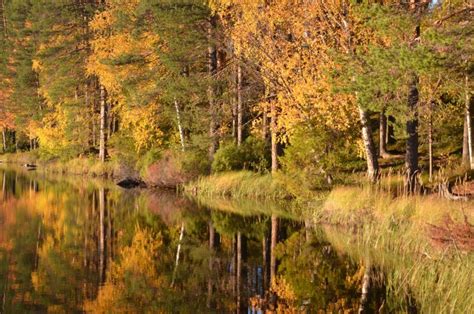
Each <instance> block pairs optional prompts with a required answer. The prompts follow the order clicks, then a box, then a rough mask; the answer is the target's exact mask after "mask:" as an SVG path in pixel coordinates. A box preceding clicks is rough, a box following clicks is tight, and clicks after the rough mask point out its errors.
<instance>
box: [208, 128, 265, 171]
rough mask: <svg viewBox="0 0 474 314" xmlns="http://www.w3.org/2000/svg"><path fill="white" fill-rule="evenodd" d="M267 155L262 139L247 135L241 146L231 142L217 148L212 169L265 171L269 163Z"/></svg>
mask: <svg viewBox="0 0 474 314" xmlns="http://www.w3.org/2000/svg"><path fill="white" fill-rule="evenodd" d="M268 155H269V154H268V153H267V152H266V149H265V142H264V141H262V140H258V139H256V138H253V137H249V138H248V139H247V140H246V141H245V142H244V143H243V144H242V145H241V146H237V145H236V144H234V143H231V144H227V145H224V146H222V147H221V148H220V149H219V150H217V152H216V154H215V155H214V161H213V162H212V171H213V172H222V171H234V170H243V169H246V170H252V171H257V172H265V171H266V170H268V167H269V165H270V160H269V156H268Z"/></svg>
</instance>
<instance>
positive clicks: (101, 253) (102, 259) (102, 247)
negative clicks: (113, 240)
mask: <svg viewBox="0 0 474 314" xmlns="http://www.w3.org/2000/svg"><path fill="white" fill-rule="evenodd" d="M105 267H106V265H105V189H104V188H101V189H99V282H100V283H101V284H102V283H104V282H105Z"/></svg>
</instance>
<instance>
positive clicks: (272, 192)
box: [184, 171, 290, 200]
mask: <svg viewBox="0 0 474 314" xmlns="http://www.w3.org/2000/svg"><path fill="white" fill-rule="evenodd" d="M184 190H185V192H186V193H188V194H192V195H197V196H202V197H232V198H254V199H274V200H276V199H286V198H289V197H290V195H289V193H288V192H287V191H286V190H285V188H284V186H283V185H282V184H281V183H280V182H279V181H278V180H275V179H274V178H272V176H271V175H270V174H265V175H262V174H257V173H253V172H250V171H238V172H224V173H218V174H214V175H211V176H207V177H201V178H199V179H198V180H197V181H194V182H191V183H188V184H186V185H185V186H184Z"/></svg>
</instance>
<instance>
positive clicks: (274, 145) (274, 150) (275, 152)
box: [270, 100, 279, 173]
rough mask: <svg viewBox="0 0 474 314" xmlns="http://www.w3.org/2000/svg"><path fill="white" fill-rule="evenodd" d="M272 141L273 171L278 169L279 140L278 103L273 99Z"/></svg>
mask: <svg viewBox="0 0 474 314" xmlns="http://www.w3.org/2000/svg"><path fill="white" fill-rule="evenodd" d="M270 111H271V115H272V116H271V126H270V132H271V141H272V173H276V172H277V171H278V167H279V166H278V142H277V117H276V104H275V101H274V100H272V103H271V109H270Z"/></svg>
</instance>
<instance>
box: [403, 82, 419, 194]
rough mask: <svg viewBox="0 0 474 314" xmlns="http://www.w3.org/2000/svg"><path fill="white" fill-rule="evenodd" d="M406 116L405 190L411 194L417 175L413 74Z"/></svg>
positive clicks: (416, 126)
mask: <svg viewBox="0 0 474 314" xmlns="http://www.w3.org/2000/svg"><path fill="white" fill-rule="evenodd" d="M408 115H409V116H408V120H407V124H406V130H407V134H408V139H407V145H406V156H405V164H406V169H407V189H408V192H409V193H413V192H415V188H416V181H417V180H416V175H417V174H418V77H417V76H416V74H413V78H412V82H411V83H410V92H409V95H408Z"/></svg>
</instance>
